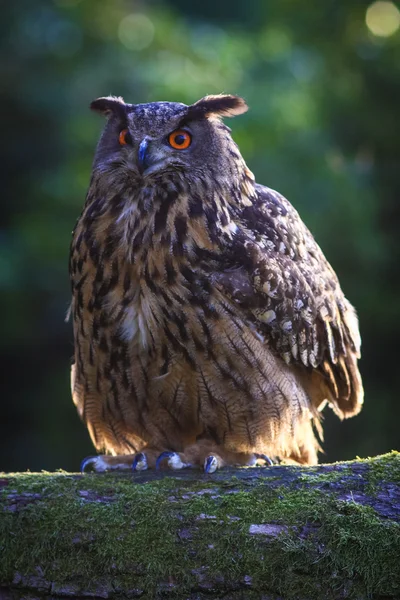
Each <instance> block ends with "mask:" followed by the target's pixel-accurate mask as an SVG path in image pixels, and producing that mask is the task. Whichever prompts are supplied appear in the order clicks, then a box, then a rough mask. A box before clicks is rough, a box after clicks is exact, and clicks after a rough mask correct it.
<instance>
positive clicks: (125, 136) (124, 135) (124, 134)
mask: <svg viewBox="0 0 400 600" xmlns="http://www.w3.org/2000/svg"><path fill="white" fill-rule="evenodd" d="M118 140H119V143H120V144H121V146H126V144H130V143H131V134H130V133H129V131H128V130H127V129H123V130H122V131H121V132H120V134H119V138H118Z"/></svg>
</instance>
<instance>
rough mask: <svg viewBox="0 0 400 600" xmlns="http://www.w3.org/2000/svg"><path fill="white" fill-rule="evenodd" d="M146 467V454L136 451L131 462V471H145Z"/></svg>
mask: <svg viewBox="0 0 400 600" xmlns="http://www.w3.org/2000/svg"><path fill="white" fill-rule="evenodd" d="M147 468H148V464H147V458H146V455H145V454H143V452H138V454H136V456H135V458H134V460H133V463H132V471H146V469H147Z"/></svg>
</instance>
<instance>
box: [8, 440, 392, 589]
mask: <svg viewBox="0 0 400 600" xmlns="http://www.w3.org/2000/svg"><path fill="white" fill-rule="evenodd" d="M0 556H1V560H0V599H1V600H11V599H12V600H22V599H24V600H34V599H44V598H45V599H46V600H60V599H64V598H70V599H75V598H79V599H80V600H82V599H84V598H94V599H96V600H97V599H100V598H106V599H113V600H119V599H122V598H142V599H147V598H149V599H150V598H170V599H171V600H172V599H174V598H184V599H188V600H202V599H212V598H224V599H225V600H229V599H232V600H233V599H235V600H237V599H242V598H243V599H249V600H251V599H253V598H254V599H260V600H261V599H263V600H278V599H282V600H286V599H291V598H296V599H298V600H306V599H307V600H308V599H312V598H318V599H321V598H326V599H328V600H330V599H335V600H336V599H338V600H339V599H342V598H354V599H357V600H362V599H367V598H368V599H372V600H389V599H393V600H395V599H399V598H400V454H398V453H395V452H393V453H391V454H388V455H385V456H381V457H376V458H374V459H368V460H357V461H352V462H347V463H336V464H332V465H319V466H317V467H296V466H274V467H268V468H261V467H260V468H258V467H257V468H241V469H225V470H221V471H219V472H217V473H215V474H213V475H204V474H202V473H200V472H199V471H190V470H185V471H180V472H174V473H171V472H170V471H168V472H165V471H164V472H150V471H147V472H143V473H130V474H122V473H121V474H119V473H106V474H102V475H95V474H85V475H79V474H70V473H65V472H57V473H39V474H35V473H16V474H1V475H0Z"/></svg>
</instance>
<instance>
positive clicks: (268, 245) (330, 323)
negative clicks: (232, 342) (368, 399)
mask: <svg viewBox="0 0 400 600" xmlns="http://www.w3.org/2000/svg"><path fill="white" fill-rule="evenodd" d="M255 189H256V197H255V198H254V199H252V203H251V204H250V203H249V205H248V206H246V207H245V208H244V209H243V212H242V214H241V215H240V219H239V222H238V224H240V227H239V230H238V232H237V234H236V235H235V236H234V241H233V244H232V245H231V248H230V250H229V253H230V257H229V259H228V261H229V264H230V268H228V269H224V270H221V271H220V272H218V273H215V274H214V280H215V284H216V285H217V287H219V289H220V290H221V291H223V292H224V293H225V294H227V295H229V296H230V298H232V299H234V300H235V301H236V302H237V303H239V304H240V305H241V306H242V308H243V310H245V311H246V313H247V316H248V317H249V318H250V320H252V321H253V323H254V325H255V327H256V329H257V331H258V333H259V334H261V335H263V336H264V338H265V339H266V342H267V343H268V344H269V345H270V346H272V347H273V348H274V349H275V350H276V352H278V353H279V354H280V355H281V357H282V358H283V360H284V361H285V362H286V363H288V364H297V365H299V366H301V367H302V368H303V370H308V371H311V372H315V371H317V372H319V373H320V374H321V375H322V377H323V380H324V381H325V383H326V386H325V387H326V389H328V390H329V394H328V398H327V399H328V400H330V401H331V402H332V405H333V408H334V409H335V411H336V412H337V413H338V414H339V416H341V417H346V416H351V415H353V414H355V413H357V412H358V411H359V410H360V408H361V404H362V401H363V390H362V383H361V378H360V374H359V371H358V367H357V358H359V357H360V344H361V340H360V335H359V330H358V321H357V316H356V313H355V310H354V308H353V307H352V306H351V304H350V303H349V302H348V301H347V300H346V298H345V297H344V294H343V292H342V290H341V288H340V285H339V282H338V279H337V276H336V274H335V272H334V271H333V269H332V267H331V266H330V264H329V263H328V261H327V260H326V258H325V257H324V255H323V253H322V251H321V249H320V248H319V246H318V245H317V243H316V242H315V240H314V238H313V236H312V235H311V233H310V231H309V230H308V229H307V227H306V226H305V225H304V223H303V222H302V220H301V219H300V216H299V214H298V213H297V211H296V210H295V209H294V208H293V206H292V205H291V204H290V203H289V202H288V201H287V200H286V199H285V198H284V197H283V196H281V195H280V194H278V193H277V192H275V191H274V190H271V189H269V188H266V187H263V186H260V185H256V187H255Z"/></svg>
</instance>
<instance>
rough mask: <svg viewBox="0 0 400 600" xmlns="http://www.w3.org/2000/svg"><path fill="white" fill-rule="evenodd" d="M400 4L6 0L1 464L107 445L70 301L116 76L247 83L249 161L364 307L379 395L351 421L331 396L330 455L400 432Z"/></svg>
mask: <svg viewBox="0 0 400 600" xmlns="http://www.w3.org/2000/svg"><path fill="white" fill-rule="evenodd" d="M369 7H370V9H369V12H368V17H367V9H368V8H369ZM388 7H389V8H388ZM385 11H386V12H385ZM398 13H399V11H398V8H396V6H395V5H394V4H393V3H391V2H375V3H374V7H373V10H372V8H371V6H370V3H368V2H367V3H364V2H362V1H361V2H360V1H359V0H349V1H347V2H336V1H334V0H326V1H325V2H321V1H320V0H309V1H308V3H307V10H304V7H303V8H302V7H301V5H299V3H298V2H295V0H282V1H281V2H272V0H248V1H247V2H243V3H234V4H232V2H230V1H228V0H220V1H219V2H218V3H217V2H204V1H201V2H200V1H198V0H195V1H192V2H183V0H175V1H173V0H170V1H167V0H166V1H165V2H157V1H155V0H154V1H153V2H147V3H144V2H142V3H139V2H136V1H132V0H131V1H129V0H102V1H101V2H99V1H98V0H97V1H96V0H54V1H53V2H52V1H50V0H48V1H46V0H19V2H15V3H11V2H10V3H4V4H3V5H2V19H1V22H0V48H1V61H0V69H1V73H0V75H1V82H2V85H1V99H0V106H1V115H2V120H3V124H2V131H3V135H2V142H1V149H0V152H1V165H2V181H3V183H5V193H3V202H2V211H1V217H2V222H1V229H0V245H1V249H0V287H1V309H2V312H1V314H2V321H1V323H2V335H1V337H0V353H1V362H2V369H1V370H2V374H3V376H2V384H3V385H2V400H3V416H2V418H1V424H0V440H1V444H2V448H1V454H0V456H1V459H0V469H5V470H11V469H27V468H29V469H32V470H34V469H36V470H39V469H55V468H60V467H62V468H65V469H70V470H73V469H76V468H77V467H78V465H79V460H80V458H82V457H83V456H85V455H86V454H89V453H91V452H93V449H92V448H91V444H90V441H89V437H88V434H87V433H86V430H85V428H84V427H83V425H82V424H81V423H80V422H79V419H78V416H77V414H76V411H75V408H74V406H73V404H72V402H71V400H70V392H69V360H70V357H71V355H72V334H71V327H70V325H69V324H65V322H64V315H65V314H66V311H67V307H68V303H69V283H68V273H67V259H68V246H69V240H70V234H71V230H72V228H73V225H74V223H75V220H76V218H77V216H78V214H79V212H80V210H81V207H82V205H83V202H84V197H85V192H86V188H87V185H88V181H89V175H90V169H91V160H92V156H93V151H94V147H95V143H96V140H97V137H98V135H99V132H100V129H101V127H102V122H101V121H100V120H99V117H98V116H96V115H93V114H90V112H89V111H88V109H87V106H88V104H89V102H90V101H91V100H92V99H93V98H95V97H97V96H102V95H106V94H108V93H113V94H116V95H122V96H124V97H125V99H126V100H127V101H129V102H135V103H137V102H146V101H155V100H175V101H182V102H185V103H191V102H193V101H195V100H197V99H198V98H200V97H201V96H203V95H205V94H207V93H218V92H231V93H237V94H240V95H243V96H244V97H245V98H246V100H247V101H248V104H249V105H250V107H251V110H250V112H249V113H247V114H246V115H245V116H243V117H240V118H238V119H235V121H234V122H232V123H230V125H231V126H232V128H233V135H234V137H235V139H236V140H237V142H238V144H239V146H240V148H241V150H242V153H243V155H244V157H245V158H246V161H247V162H248V164H249V166H250V168H251V169H252V170H253V171H254V173H255V174H256V177H257V180H258V181H259V182H260V183H264V184H266V185H268V186H270V187H273V188H276V189H278V190H279V191H280V192H282V193H283V194H285V195H286V196H287V197H288V198H289V199H290V200H291V202H292V203H293V204H294V205H295V206H296V208H297V209H298V210H299V212H300V214H301V215H302V217H303V219H304V220H305V222H306V223H307V225H308V226H309V227H310V229H311V231H312V232H313V233H314V235H315V237H316V238H317V240H318V241H319V243H320V244H321V246H322V248H323V250H324V252H325V253H326V255H327V257H328V259H329V260H330V261H331V263H332V264H333V266H334V268H335V269H336V271H337V273H338V275H339V278H340V280H341V282H342V286H343V288H344V290H345V292H346V295H347V296H348V297H349V299H350V300H351V302H352V303H353V304H355V306H356V307H357V309H358V312H359V316H360V321H361V331H362V336H363V360H362V363H361V368H362V372H363V377H364V380H365V388H366V404H365V408H364V410H363V412H362V414H361V415H360V416H359V417H357V418H356V419H353V420H350V421H346V422H345V423H340V422H339V421H338V420H337V419H336V417H333V416H331V415H330V414H328V413H329V411H326V412H327V414H326V420H325V431H326V435H325V438H326V439H325V443H324V447H325V450H326V460H336V459H345V458H351V457H354V456H355V455H360V456H366V455H374V454H376V453H380V452H384V451H387V450H390V449H391V448H394V447H396V446H397V447H398V446H399V434H398V425H397V424H398V422H399V417H400V402H399V401H398V396H397V394H398V393H399V392H398V389H399V371H398V370H397V360H398V339H399V336H400V318H399V317H400V310H399V292H400V283H399V282H400V278H399V268H398V265H399V262H400V242H399V231H398V230H399V224H400V204H399V198H400V168H399V164H400V160H399V159H400V144H399V140H400V121H399V119H398V110H399V106H400V77H399V75H400V72H399V68H400V67H399V65H400V32H399V30H398V26H399V23H397V21H396V19H397V20H398V21H399V19H398V17H397V16H396V15H397V14H398ZM396 23H397V25H396ZM373 32H374V33H373Z"/></svg>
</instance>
